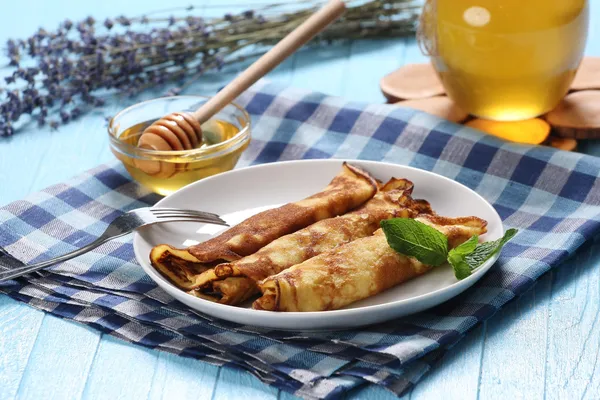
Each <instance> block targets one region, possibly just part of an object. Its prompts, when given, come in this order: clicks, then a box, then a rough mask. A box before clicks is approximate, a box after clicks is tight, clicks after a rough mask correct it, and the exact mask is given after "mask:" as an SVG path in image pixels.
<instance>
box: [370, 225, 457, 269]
mask: <svg viewBox="0 0 600 400" xmlns="http://www.w3.org/2000/svg"><path fill="white" fill-rule="evenodd" d="M381 229H383V232H384V233H385V236H386V238H387V242H388V244H389V245H390V247H391V248H392V249H394V250H395V251H397V252H398V253H401V254H404V255H406V256H409V257H414V258H416V259H417V260H419V261H420V262H422V263H423V264H427V265H433V266H436V267H437V266H439V265H442V264H443V263H445V262H446V257H447V256H448V238H447V237H446V236H445V235H444V234H443V233H441V232H440V231H438V230H436V229H434V228H432V227H430V226H429V225H426V224H424V223H422V222H419V221H416V220H414V219H410V218H392V219H388V220H383V221H381Z"/></svg>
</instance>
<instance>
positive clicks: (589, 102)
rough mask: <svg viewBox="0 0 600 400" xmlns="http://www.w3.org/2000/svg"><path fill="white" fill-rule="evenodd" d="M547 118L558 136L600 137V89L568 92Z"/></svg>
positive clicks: (575, 137) (574, 137)
mask: <svg viewBox="0 0 600 400" xmlns="http://www.w3.org/2000/svg"><path fill="white" fill-rule="evenodd" d="M545 118H546V121H548V123H549V124H550V125H552V127H553V128H554V131H555V133H556V135H557V136H561V137H565V138H573V139H597V138H600V90H583V91H580V92H575V93H571V94H568V95H567V96H566V97H565V98H564V99H563V100H562V101H561V102H560V103H559V104H558V106H556V108H555V109H554V110H552V111H550V112H549V113H548V114H546V116H545Z"/></svg>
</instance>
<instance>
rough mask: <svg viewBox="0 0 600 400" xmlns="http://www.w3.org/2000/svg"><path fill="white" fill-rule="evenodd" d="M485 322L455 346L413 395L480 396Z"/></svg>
mask: <svg viewBox="0 0 600 400" xmlns="http://www.w3.org/2000/svg"><path fill="white" fill-rule="evenodd" d="M483 333H484V326H483V325H481V326H479V327H477V328H475V329H474V330H473V332H471V333H470V334H469V335H467V336H466V337H465V338H464V339H463V340H461V341H460V342H459V343H458V344H457V345H456V346H455V347H453V348H451V349H450V350H449V351H448V353H447V354H446V355H445V356H444V357H443V358H442V360H441V361H440V363H439V364H437V365H435V366H434V367H433V369H432V370H431V371H430V372H429V373H428V374H427V375H425V376H424V377H423V380H422V381H421V382H420V383H419V384H418V385H417V386H415V387H414V389H413V390H412V393H411V396H410V398H411V399H441V398H443V399H448V400H452V399H457V400H467V399H475V398H477V386H478V384H479V371H480V359H481V351H482V340H483Z"/></svg>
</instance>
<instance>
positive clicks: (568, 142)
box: [548, 136, 577, 151]
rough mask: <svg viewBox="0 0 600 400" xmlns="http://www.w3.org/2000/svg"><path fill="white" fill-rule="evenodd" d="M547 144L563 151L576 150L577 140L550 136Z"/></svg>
mask: <svg viewBox="0 0 600 400" xmlns="http://www.w3.org/2000/svg"><path fill="white" fill-rule="evenodd" d="M548 144H549V145H550V146H552V147H554V148H556V149H560V150H565V151H575V150H577V140H575V139H571V138H562V137H556V136H550V137H549V138H548Z"/></svg>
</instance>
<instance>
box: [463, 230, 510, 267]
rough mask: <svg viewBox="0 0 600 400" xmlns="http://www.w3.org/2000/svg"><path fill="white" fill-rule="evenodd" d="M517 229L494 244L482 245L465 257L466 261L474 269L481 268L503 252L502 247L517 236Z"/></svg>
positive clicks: (486, 243)
mask: <svg viewBox="0 0 600 400" xmlns="http://www.w3.org/2000/svg"><path fill="white" fill-rule="evenodd" d="M517 232H518V231H517V230H516V229H509V230H507V231H506V232H505V233H504V236H503V237H501V238H500V239H498V240H494V241H492V242H485V243H481V244H480V245H479V246H477V247H476V248H475V250H474V251H473V252H472V253H471V254H468V255H466V256H465V261H466V262H467V263H468V264H469V265H470V266H471V268H472V269H475V268H477V267H479V266H480V265H481V264H483V263H484V262H486V261H487V260H489V259H490V258H491V257H492V256H494V255H495V254H496V253H498V252H499V251H500V250H502V247H504V245H505V244H506V243H507V242H508V241H509V240H510V239H512V238H513V237H514V236H515V235H516V234H517Z"/></svg>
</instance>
